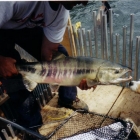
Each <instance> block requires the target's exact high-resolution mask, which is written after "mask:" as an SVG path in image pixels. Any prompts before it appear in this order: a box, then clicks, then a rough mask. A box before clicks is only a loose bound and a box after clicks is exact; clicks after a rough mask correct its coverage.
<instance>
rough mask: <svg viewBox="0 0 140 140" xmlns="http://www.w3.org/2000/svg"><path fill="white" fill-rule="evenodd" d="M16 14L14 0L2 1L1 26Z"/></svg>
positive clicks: (0, 7)
mask: <svg viewBox="0 0 140 140" xmlns="http://www.w3.org/2000/svg"><path fill="white" fill-rule="evenodd" d="M13 14H14V2H12V1H11V2H10V1H3V2H2V1H0V28H1V27H2V26H3V25H4V24H5V23H6V22H7V21H9V20H10V19H11V18H12V17H13Z"/></svg>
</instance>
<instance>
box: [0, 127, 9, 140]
mask: <svg viewBox="0 0 140 140" xmlns="http://www.w3.org/2000/svg"><path fill="white" fill-rule="evenodd" d="M1 132H2V133H3V135H4V137H5V139H6V140H10V138H9V136H8V134H7V132H6V130H5V129H2V130H1Z"/></svg>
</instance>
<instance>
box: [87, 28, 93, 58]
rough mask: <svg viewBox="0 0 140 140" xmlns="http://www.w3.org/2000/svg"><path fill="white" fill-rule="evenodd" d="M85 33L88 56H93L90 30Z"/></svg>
mask: <svg viewBox="0 0 140 140" xmlns="http://www.w3.org/2000/svg"><path fill="white" fill-rule="evenodd" d="M87 34H88V42H89V50H90V56H91V57H93V49H92V43H91V30H88V31H87Z"/></svg>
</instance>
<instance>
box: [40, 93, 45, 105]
mask: <svg viewBox="0 0 140 140" xmlns="http://www.w3.org/2000/svg"><path fill="white" fill-rule="evenodd" d="M40 97H41V100H42V104H43V106H45V105H46V101H45V98H44V94H43V93H42V92H41V93H40Z"/></svg>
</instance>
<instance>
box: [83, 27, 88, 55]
mask: <svg viewBox="0 0 140 140" xmlns="http://www.w3.org/2000/svg"><path fill="white" fill-rule="evenodd" d="M82 36H83V47H84V50H85V51H84V53H85V54H84V56H88V53H87V43H86V33H85V28H82Z"/></svg>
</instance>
